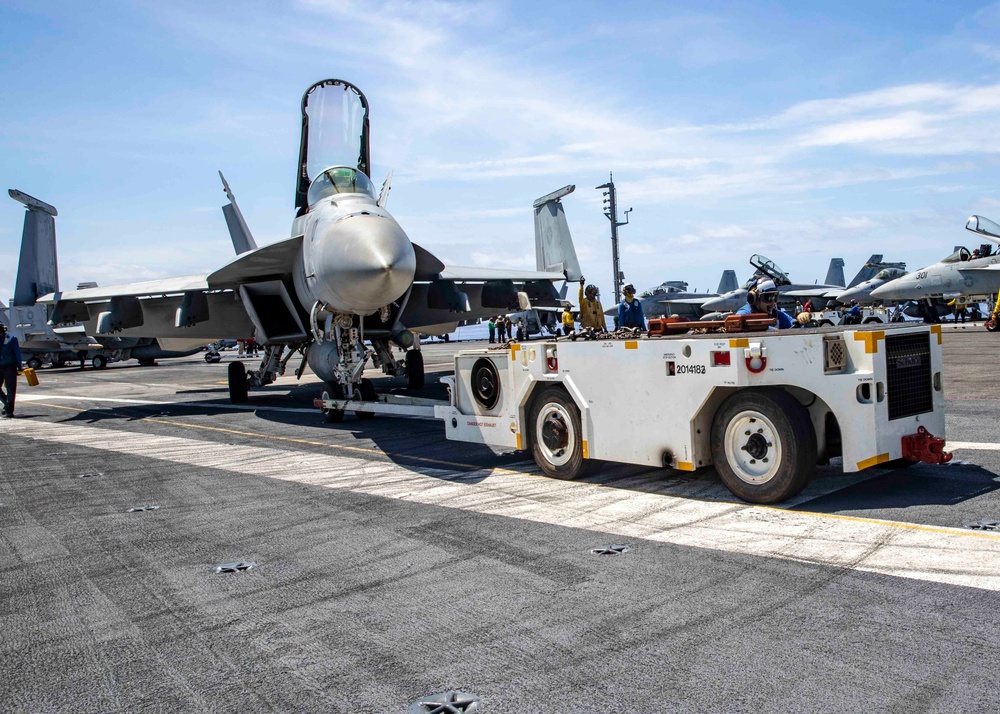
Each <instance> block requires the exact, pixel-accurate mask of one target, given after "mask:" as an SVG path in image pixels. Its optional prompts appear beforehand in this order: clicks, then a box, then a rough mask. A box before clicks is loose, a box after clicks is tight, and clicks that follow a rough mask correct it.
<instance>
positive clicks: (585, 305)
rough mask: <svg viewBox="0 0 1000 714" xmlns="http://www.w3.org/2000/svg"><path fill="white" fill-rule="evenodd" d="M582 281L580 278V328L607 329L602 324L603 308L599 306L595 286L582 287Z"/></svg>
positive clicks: (599, 299) (599, 301) (599, 302)
mask: <svg viewBox="0 0 1000 714" xmlns="http://www.w3.org/2000/svg"><path fill="white" fill-rule="evenodd" d="M583 283H584V279H583V278H580V327H581V328H582V329H586V328H588V327H591V328H593V329H595V330H600V331H602V332H603V331H604V330H606V329H607V326H606V323H605V322H604V307H603V306H602V305H601V298H600V293H598V292H597V286H596V285H588V286H587V287H586V289H584V287H583Z"/></svg>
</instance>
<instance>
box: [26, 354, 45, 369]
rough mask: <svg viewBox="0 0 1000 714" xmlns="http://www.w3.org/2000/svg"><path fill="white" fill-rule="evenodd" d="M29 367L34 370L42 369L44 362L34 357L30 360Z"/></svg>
mask: <svg viewBox="0 0 1000 714" xmlns="http://www.w3.org/2000/svg"><path fill="white" fill-rule="evenodd" d="M28 366H29V367H31V368H32V369H41V368H42V361H41V360H40V359H38V358H37V357H32V358H31V359H29V360H28Z"/></svg>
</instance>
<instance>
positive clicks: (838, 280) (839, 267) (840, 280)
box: [823, 258, 845, 287]
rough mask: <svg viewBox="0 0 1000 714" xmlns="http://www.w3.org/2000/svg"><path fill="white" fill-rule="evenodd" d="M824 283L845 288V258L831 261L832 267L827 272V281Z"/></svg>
mask: <svg viewBox="0 0 1000 714" xmlns="http://www.w3.org/2000/svg"><path fill="white" fill-rule="evenodd" d="M823 282H824V283H826V284H827V285H839V286H840V287H845V281H844V259H843V258H831V259H830V267H829V268H828V269H827V271H826V280H824V281H823Z"/></svg>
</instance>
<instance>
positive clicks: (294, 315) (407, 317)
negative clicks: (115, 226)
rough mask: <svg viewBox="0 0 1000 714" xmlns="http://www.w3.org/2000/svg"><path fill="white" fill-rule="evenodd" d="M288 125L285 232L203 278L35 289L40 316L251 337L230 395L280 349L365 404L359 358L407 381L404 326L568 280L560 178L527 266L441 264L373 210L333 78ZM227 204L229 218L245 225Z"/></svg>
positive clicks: (434, 328) (469, 315)
mask: <svg viewBox="0 0 1000 714" xmlns="http://www.w3.org/2000/svg"><path fill="white" fill-rule="evenodd" d="M301 121H302V133H301V138H300V144H299V161H298V169H297V176H296V185H295V208H296V216H295V219H294V221H293V222H292V230H291V237H289V238H287V239H285V240H281V241H278V242H276V243H273V244H271V245H267V246H264V247H261V248H256V249H254V248H253V244H252V243H250V244H248V246H247V247H248V248H249V251H248V252H246V253H244V254H242V255H240V256H239V257H237V258H236V260H234V261H232V262H231V263H229V264H228V265H226V266H224V267H222V268H220V269H219V270H216V271H215V272H212V273H209V274H202V275H189V276H184V277H179V278H170V279H163V280H152V281H147V282H142V283H132V284H128V285H118V286H111V287H104V288H95V289H91V290H75V291H67V292H63V293H54V294H51V295H48V296H46V297H45V298H44V300H45V301H46V302H49V303H52V304H54V305H55V309H54V314H53V316H52V320H53V322H55V323H60V322H64V321H67V320H70V321H72V320H81V321H83V322H84V323H85V324H86V325H87V326H88V330H93V331H94V333H95V334H97V335H104V334H112V333H114V334H122V335H137V336H149V337H180V336H184V337H191V338H194V337H198V338H208V339H210V340H216V339H220V338H249V337H255V338H256V340H257V342H258V343H260V344H262V345H264V346H265V348H266V349H265V351H264V357H263V360H262V361H261V364H260V367H259V368H258V369H256V370H253V371H250V372H246V371H245V370H244V368H243V366H242V363H240V362H234V363H231V364H230V366H229V394H230V398H231V399H232V401H234V402H243V401H246V399H247V390H248V387H250V386H254V387H259V386H264V385H267V384H269V383H271V382H273V381H274V380H275V378H276V377H277V375H279V374H283V373H284V370H285V366H286V364H287V362H288V360H289V359H290V358H291V357H292V355H293V354H302V355H303V360H302V364H301V365H300V367H299V368H298V370H297V371H296V375H297V376H301V374H302V371H303V370H304V369H305V365H306V363H308V365H309V367H310V368H311V369H312V371H313V372H314V373H315V374H316V375H317V376H318V377H319V378H320V379H322V380H323V381H324V382H325V383H326V387H325V390H324V391H325V393H326V394H327V396H329V397H332V398H345V397H346V398H351V399H356V398H360V399H364V400H372V399H375V392H374V388H373V386H372V384H371V382H370V381H369V380H365V379H362V377H361V374H362V370H363V369H364V368H365V365H366V363H367V362H368V361H369V359H371V360H373V361H374V363H375V364H376V365H377V366H380V367H381V368H382V370H383V371H384V372H386V373H389V374H397V375H402V374H406V375H408V380H409V386H410V387H411V388H419V387H421V386H422V385H423V379H424V372H423V358H422V355H421V353H420V351H419V341H418V340H417V339H416V338H415V333H418V332H422V333H425V334H432V335H433V334H437V335H443V334H446V333H448V332H451V331H452V330H453V329H454V328H455V325H456V324H457V323H458V321H459V320H467V319H474V318H476V317H487V316H489V315H491V314H497V313H499V312H508V311H511V310H517V309H527V308H529V307H534V306H539V305H541V306H546V305H547V306H551V307H556V306H558V305H559V295H558V293H557V292H556V290H555V287H554V285H553V283H554V282H557V281H565V280H566V279H567V278H569V279H570V280H579V277H580V268H579V263H578V261H577V258H576V253H575V250H574V249H573V245H572V241H571V240H570V239H569V235H568V231H564V230H563V227H564V226H565V217H564V215H563V213H562V206H561V205H560V201H559V198H560V197H561V196H563V195H565V194H566V193H569V191H571V190H573V189H572V187H567V188H566V189H563V190H562V191H561V192H556V193H554V194H551V195H550V196H551V197H554V198H550V199H549V200H547V201H544V202H543V204H542V205H540V206H539V205H538V202H536V211H535V223H536V248H537V266H538V269H537V270H524V271H510V270H501V269H489V268H475V267H472V268H463V267H454V266H448V265H445V264H444V263H443V262H442V261H441V260H439V259H438V258H437V257H435V256H434V255H433V254H431V253H430V252H429V251H428V250H426V249H424V248H422V247H421V246H419V245H417V244H415V243H413V242H412V241H411V240H410V239H409V237H408V236H407V235H406V233H405V231H404V230H403V229H402V227H400V225H399V224H398V223H397V222H396V220H395V219H394V218H393V217H392V216H391V215H390V214H389V212H388V211H387V210H386V199H387V197H388V193H389V185H390V184H389V179H386V182H385V183H384V184H383V186H382V190H381V192H378V191H376V189H375V187H374V186H373V185H372V183H371V181H370V180H369V176H368V175H369V172H370V170H371V160H370V147H369V133H368V132H369V129H368V127H369V124H368V101H367V100H366V98H365V96H364V94H362V92H361V90H359V89H358V88H357V87H355V86H354V85H352V84H350V83H349V82H345V81H342V80H338V79H327V80H323V81H320V82H317V83H316V84H314V85H312V86H311V87H309V89H307V90H306V92H305V94H304V96H303V98H302V119H301ZM230 205H231V206H232V209H231V210H227V223H229V225H230V228H231V229H232V226H233V225H234V223H235V224H238V225H239V224H242V225H243V227H245V224H243V222H242V216H239V210H238V208H237V207H236V205H235V202H233V201H232V200H231V204H230ZM237 217H238V218H239V220H235V219H237ZM231 219H233V220H231ZM366 342H367V343H370V345H371V347H368V345H367V344H366ZM393 345H395V346H396V347H400V348H403V349H405V350H406V352H405V359H403V360H396V359H395V357H394V354H393Z"/></svg>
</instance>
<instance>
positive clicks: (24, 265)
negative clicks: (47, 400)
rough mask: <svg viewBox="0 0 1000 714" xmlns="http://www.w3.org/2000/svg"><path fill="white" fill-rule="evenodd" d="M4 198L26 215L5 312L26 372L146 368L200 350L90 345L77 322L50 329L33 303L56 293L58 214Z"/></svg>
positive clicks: (135, 341) (149, 343) (131, 342)
mask: <svg viewBox="0 0 1000 714" xmlns="http://www.w3.org/2000/svg"><path fill="white" fill-rule="evenodd" d="M7 193H8V194H9V195H10V197H11V198H13V199H14V200H15V201H17V202H18V203H21V204H24V207H25V208H26V209H27V211H26V212H25V214H24V227H23V229H22V231H21V253H20V257H19V260H18V264H17V282H16V283H15V284H14V298H13V299H12V300H11V305H10V308H9V310H8V311H7V312H8V313H9V316H8V319H9V320H10V328H11V334H12V335H14V336H15V337H17V339H18V342H19V343H20V345H21V351H22V353H23V355H24V360H25V362H26V363H27V365H28V366H29V367H32V368H34V369H38V368H39V367H41V366H42V365H43V364H45V363H51V364H53V365H54V366H57V367H60V366H62V365H63V364H64V363H65V362H69V361H71V360H77V359H79V360H81V361H84V360H86V361H89V362H90V363H91V365H92V366H94V367H95V368H97V369H101V368H103V367H105V366H107V364H108V363H109V362H117V361H119V360H128V359H137V360H139V364H141V365H151V364H153V361H154V360H156V359H161V358H167V357H184V356H187V355H190V354H194V353H195V352H198V351H199V350H200V349H201V347H202V345H203V344H204V342H198V341H195V342H193V343H192V342H191V341H190V340H180V341H176V340H175V341H174V342H173V343H172V344H171V345H170V346H169V349H165V348H164V346H163V345H162V344H159V343H158V342H157V341H156V340H153V339H148V338H135V337H117V336H112V335H109V336H103V337H100V338H97V339H95V338H93V337H90V336H88V335H87V333H86V331H85V330H84V327H83V325H82V324H80V323H78V322H77V323H74V324H69V325H59V326H56V327H53V326H52V325H50V324H49V322H48V311H47V309H46V306H45V305H41V304H38V303H37V299H38V297H39V296H40V295H42V294H45V293H50V292H52V291H53V290H58V289H59V268H58V265H57V261H56V224H55V218H56V216H57V215H58V212H57V211H56V209H55V207H54V206H51V205H49V204H48V203H45V202H44V201H40V200H38V199H37V198H35V197H33V196H29V195H28V194H26V193H24V192H22V191H18V190H16V189H9V190H8V191H7Z"/></svg>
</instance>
